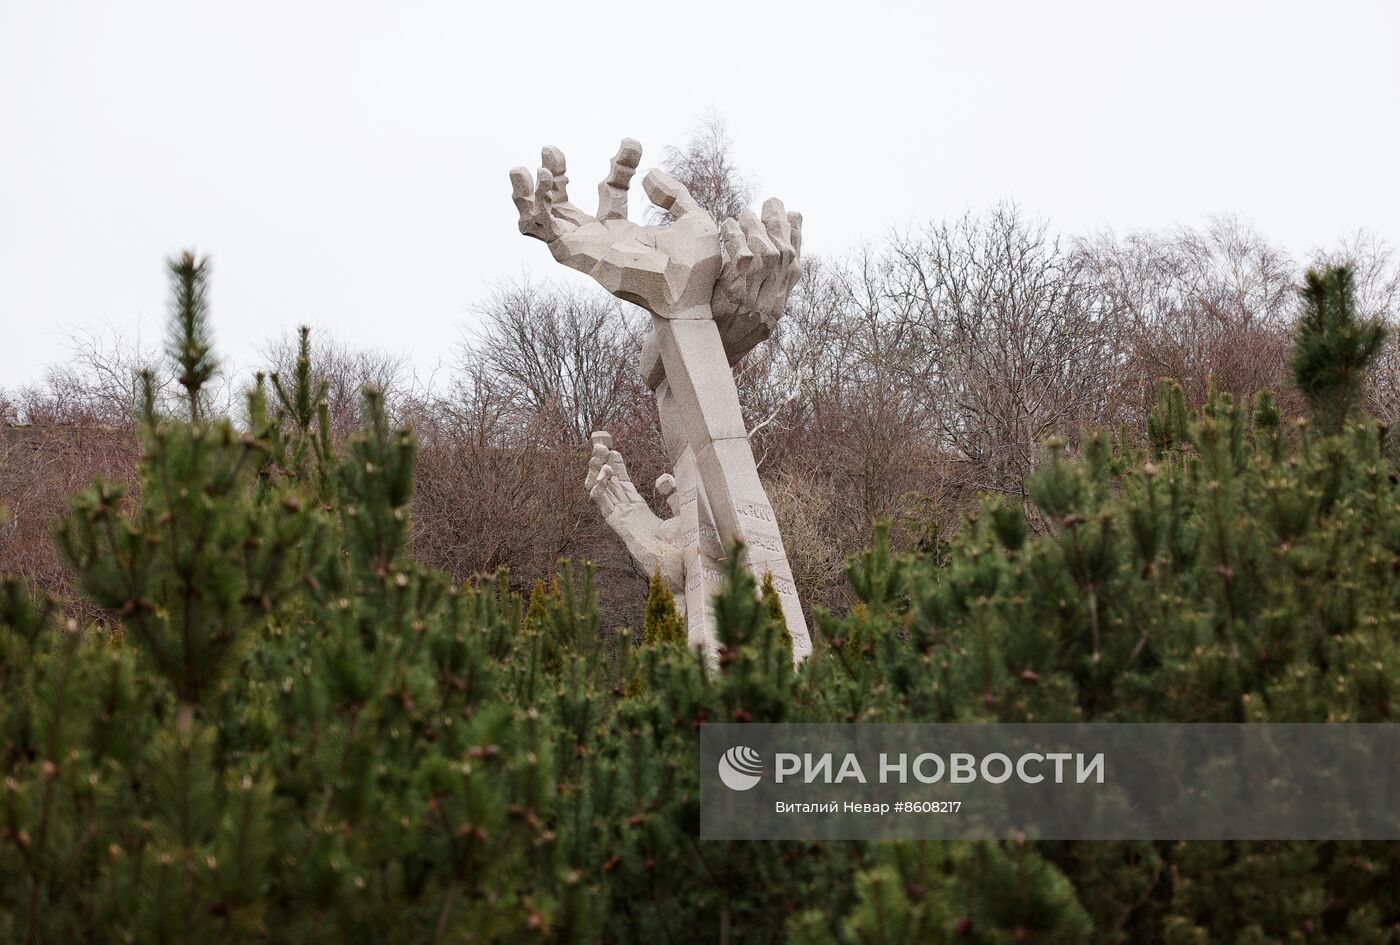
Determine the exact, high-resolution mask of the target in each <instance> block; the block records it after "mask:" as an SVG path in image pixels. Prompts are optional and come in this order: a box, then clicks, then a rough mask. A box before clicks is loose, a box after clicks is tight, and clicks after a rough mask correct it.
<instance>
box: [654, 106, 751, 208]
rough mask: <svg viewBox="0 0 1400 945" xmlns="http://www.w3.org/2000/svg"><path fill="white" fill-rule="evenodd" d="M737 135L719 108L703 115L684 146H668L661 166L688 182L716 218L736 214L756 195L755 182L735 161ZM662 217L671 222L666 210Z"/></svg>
mask: <svg viewBox="0 0 1400 945" xmlns="http://www.w3.org/2000/svg"><path fill="white" fill-rule="evenodd" d="M733 151H734V139H733V138H732V137H731V136H730V134H729V128H728V126H727V124H726V123H725V120H724V118H723V117H722V116H721V115H720V114H719V113H718V112H713V111H712V112H709V113H707V114H705V115H703V116H701V118H700V120H699V121H698V122H697V123H696V125H695V127H693V128H692V129H691V131H690V137H689V139H688V140H687V141H686V143H685V146H684V147H679V148H678V147H675V146H674V145H672V146H670V147H668V148H667V149H666V152H665V155H664V156H663V157H662V159H661V166H662V167H663V168H664V169H665V170H666V173H668V174H670V175H671V176H672V177H674V178H675V179H676V180H678V181H680V182H681V183H682V184H684V185H685V188H686V189H687V190H689V191H690V193H691V196H693V197H694V198H695V200H696V202H697V203H699V204H700V206H702V207H704V208H705V209H706V210H707V211H709V214H710V216H712V217H714V218H715V219H716V220H725V219H728V218H729V217H737V216H738V215H739V213H740V212H741V211H743V210H744V209H746V208H747V207H748V205H749V204H750V203H752V202H753V198H754V189H755V188H754V183H753V181H752V180H751V179H749V178H748V177H746V176H745V175H744V174H742V173H741V172H740V171H739V169H738V167H737V166H736V165H735V163H734V157H733ZM657 213H658V217H659V219H661V220H662V221H663V222H669V219H670V218H669V216H668V215H667V214H666V213H665V211H657Z"/></svg>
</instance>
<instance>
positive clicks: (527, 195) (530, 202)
mask: <svg viewBox="0 0 1400 945" xmlns="http://www.w3.org/2000/svg"><path fill="white" fill-rule="evenodd" d="M510 197H511V199H512V200H514V201H515V209H516V210H517V211H519V213H520V222H521V223H524V222H526V221H527V220H529V219H531V218H533V217H534V215H535V179H534V177H532V176H531V175H530V172H529V170H527V169H526V168H523V167H512V168H511V169H510Z"/></svg>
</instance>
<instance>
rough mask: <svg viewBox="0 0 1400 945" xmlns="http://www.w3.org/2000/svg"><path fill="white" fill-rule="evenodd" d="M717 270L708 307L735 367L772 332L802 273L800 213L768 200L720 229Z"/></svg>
mask: <svg viewBox="0 0 1400 945" xmlns="http://www.w3.org/2000/svg"><path fill="white" fill-rule="evenodd" d="M719 238H720V259H721V269H720V276H719V279H718V281H716V283H715V291H714V296H713V298H712V299H711V307H712V308H713V310H714V314H715V321H716V322H717V323H718V324H719V332H720V337H721V338H722V339H723V341H724V353H725V355H726V356H727V357H728V358H729V363H730V364H734V363H736V362H737V361H738V360H739V359H740V358H742V357H743V356H744V355H746V354H748V353H749V351H751V350H752V349H753V347H754V346H755V345H757V344H758V343H759V342H760V341H763V340H764V339H766V338H767V337H768V336H770V335H771V334H772V333H773V329H774V328H776V327H777V324H778V319H779V318H781V317H782V315H783V310H784V308H785V307H786V306H787V299H788V294H789V293H790V292H791V291H792V287H793V286H794V285H796V284H797V280H798V278H799V276H800V275H801V267H800V265H799V262H800V260H801V255H802V214H800V213H788V212H787V211H786V210H785V209H784V207H783V202H782V201H781V200H779V199H778V198H776V197H770V198H768V199H767V200H765V201H764V202H763V210H762V215H761V216H757V215H755V214H754V212H753V211H752V210H745V211H744V212H743V213H741V214H739V216H738V217H737V218H734V217H730V218H729V219H727V220H725V221H724V223H723V224H721V225H720V230H719Z"/></svg>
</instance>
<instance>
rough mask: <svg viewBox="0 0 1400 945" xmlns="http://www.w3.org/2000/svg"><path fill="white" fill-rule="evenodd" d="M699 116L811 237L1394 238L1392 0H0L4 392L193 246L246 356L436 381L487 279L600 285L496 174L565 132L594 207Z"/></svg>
mask: <svg viewBox="0 0 1400 945" xmlns="http://www.w3.org/2000/svg"><path fill="white" fill-rule="evenodd" d="M663 10H664V12H663ZM709 108H714V109H717V110H718V111H719V112H720V113H721V114H723V115H724V116H725V117H726V118H727V119H728V121H729V124H730V130H731V132H732V133H733V134H734V136H735V137H736V139H737V157H738V159H739V162H740V164H741V166H742V167H743V168H744V169H745V170H747V171H749V172H750V173H752V174H753V175H754V176H755V177H757V178H758V180H759V182H760V184H761V188H760V190H761V196H767V195H769V194H776V195H777V196H780V197H782V198H783V199H784V200H785V201H786V203H787V205H788V207H789V208H790V209H798V210H801V211H802V212H803V213H804V215H805V217H806V227H805V229H804V235H805V237H806V245H807V247H808V249H809V250H811V251H813V252H819V253H839V252H841V251H843V250H845V249H847V248H849V247H851V246H853V245H855V244H857V243H859V242H861V241H863V240H871V239H878V238H879V237H881V236H882V235H883V234H884V233H885V232H886V231H887V230H888V228H889V227H890V226H891V225H892V224H902V223H907V222H912V221H918V220H922V219H927V218H931V217H938V216H943V215H947V214H952V213H957V212H960V211H961V210H962V209H964V208H965V207H969V206H971V207H981V206H985V205H987V204H989V203H992V202H995V201H996V200H998V199H1001V198H1008V197H1009V198H1014V199H1015V200H1017V201H1019V202H1020V203H1021V204H1022V205H1023V206H1024V207H1025V208H1026V209H1027V210H1029V211H1031V212H1034V213H1037V214H1041V215H1044V216H1045V217H1047V218H1048V219H1049V220H1050V221H1051V224H1052V225H1053V226H1055V227H1056V228H1059V229H1063V230H1069V231H1083V230H1085V229H1088V228H1095V227H1100V226H1112V227H1113V228H1115V229H1117V230H1120V231H1121V230H1126V229H1131V228H1136V227H1163V226H1170V225H1172V224H1174V223H1199V222H1201V221H1202V220H1203V218H1204V217H1205V216H1206V215H1208V214H1212V213H1217V212H1236V213H1239V214H1241V215H1242V216H1244V217H1245V218H1246V219H1249V220H1251V221H1252V222H1253V223H1254V224H1256V225H1257V226H1258V227H1259V228H1260V230H1261V231H1262V232H1264V233H1265V234H1266V235H1267V236H1269V237H1270V238H1272V239H1274V240H1276V241H1278V242H1280V243H1282V244H1283V245H1284V246H1286V247H1288V248H1289V249H1291V250H1293V251H1294V252H1295V253H1298V254H1302V253H1305V252H1307V251H1308V250H1309V249H1310V248H1312V247H1313V246H1314V245H1317V244H1320V243H1326V242H1330V241H1332V240H1333V239H1335V238H1337V237H1339V236H1341V235H1343V234H1345V233H1348V232H1350V231H1354V230H1356V229H1357V228H1359V227H1367V228H1369V229H1371V230H1372V231H1373V232H1375V233H1377V234H1378V235H1380V236H1382V237H1383V238H1385V239H1386V240H1388V241H1389V242H1391V243H1392V244H1397V243H1400V3H1398V2H1396V0H1376V2H1361V0H1356V2H1335V0H1334V2H1326V3H1321V2H1319V3H1296V2H1278V0H1274V2H1260V3H1242V2H1241V3H1231V2H1222V0H1215V2H1210V3H1200V2H1181V0H1170V2H1153V3H1150V4H1149V3H1146V2H1123V0H1112V2H1102V3H1090V2H1059V0H1036V2H1026V3H1008V2H973V0H957V2H918V3H907V4H900V3H892V2H879V0H863V2H859V3H840V4H836V3H829V2H817V0H809V2H806V3H793V4H779V3H768V2H758V0H747V2H741V3H729V2H714V0H706V2H688V3H669V4H666V5H665V6H664V7H663V6H662V5H661V4H645V3H644V4H636V5H624V4H621V3H613V4H607V5H604V4H596V3H585V2H572V3H569V2H528V3H520V2H516V3H504V2H497V3H491V4H489V5H488V4H484V3H472V2H469V0H457V2H452V3H447V2H444V3H426V2H403V0H400V2H394V3H388V2H384V3H378V4H369V3H355V2H346V0H336V2H333V3H331V2H325V3H320V2H317V3H313V2H292V0H278V2H262V0H258V2H249V0H240V2H226V3H203V2H190V0H185V2H173V0H139V2H132V3H115V2H110V0H92V2H79V0H0V324H3V329H2V330H0V386H15V385H18V384H21V383H24V382H27V381H30V380H34V379H36V378H37V377H38V376H39V375H40V374H41V372H42V369H43V367H44V366H45V365H46V364H48V363H51V362H54V361H57V360H61V359H62V358H63V357H64V355H65V347H64V337H65V334H66V331H67V330H69V329H72V328H75V327H77V328H82V327H84V326H97V325H101V324H104V323H105V324H109V325H111V326H113V327H116V328H118V329H120V330H123V331H124V332H125V333H126V334H127V335H128V336H135V335H137V334H138V333H139V334H140V335H141V336H142V337H143V339H144V340H147V341H151V340H154V339H156V338H157V337H158V335H159V330H160V326H161V323H162V321H163V313H164V300H165V282H164V272H163V268H162V259H163V258H164V257H165V256H166V255H167V254H169V253H171V252H173V251H175V250H177V249H180V248H182V247H185V246H195V247H197V248H198V249H199V250H201V251H208V252H210V253H212V254H213V256H214V261H215V276H214V283H213V292H214V295H213V302H214V316H215V328H216V334H217V338H218V341H219V346H220V349H221V351H223V352H224V353H225V354H226V355H228V356H230V357H231V358H232V359H234V360H235V361H236V362H237V363H238V364H240V365H244V366H246V365H249V364H252V363H254V362H255V361H256V354H255V352H256V349H257V347H258V346H259V345H261V344H263V343H265V342H266V341H267V339H269V338H270V337H273V336H276V335H279V334H281V333H282V332H284V331H286V330H288V329H290V328H292V327H293V326H295V325H297V324H299V323H301V322H310V323H311V324H313V325H321V326H327V327H330V328H332V329H333V330H334V331H335V332H336V334H337V335H338V336H339V337H340V338H341V339H342V340H344V341H346V342H349V343H351V344H354V345H358V346H366V347H380V348H384V349H388V350H391V351H395V352H400V353H403V354H405V355H407V356H408V357H410V358H411V359H412V360H413V362H414V364H415V365H416V366H417V367H418V369H419V370H420V371H426V370H429V369H431V367H432V365H433V364H434V363H436V362H438V361H439V360H440V359H443V358H450V354H451V346H452V345H453V344H454V343H455V342H456V341H457V340H458V339H459V338H460V337H461V335H462V331H463V328H464V326H466V325H467V324H468V323H469V321H470V315H469V310H470V306H471V305H472V304H473V302H475V301H476V300H479V299H481V298H482V297H483V296H484V295H485V294H486V293H487V292H488V291H489V287H490V285H491V284H492V283H493V282H494V281H497V280H501V279H508V278H512V277H515V276H519V275H521V274H522V273H523V272H525V271H527V270H528V271H531V272H533V273H537V274H539V275H540V276H549V277H556V278H574V279H582V277H581V276H577V275H576V274H573V273H567V272H566V271H565V270H563V269H562V267H559V266H557V265H554V264H553V262H552V261H551V260H550V259H549V255H548V251H547V250H546V249H545V247H544V246H543V244H541V243H538V242H536V241H534V240H527V239H526V238H524V237H522V236H519V235H518V234H517V232H516V229H515V211H514V208H513V207H512V205H511V202H510V198H509V183H508V180H507V177H506V172H507V171H508V169H509V168H510V167H511V166H512V165H515V164H526V165H528V166H530V167H531V168H533V167H534V166H536V165H537V164H538V160H539V147H540V145H541V144H546V143H548V144H557V145H559V146H560V147H562V148H563V149H564V151H565V153H566V154H567V155H568V157H569V170H570V177H571V179H572V180H573V182H574V187H575V190H574V195H575V198H576V199H577V200H578V202H579V203H581V204H582V205H584V207H585V208H586V209H590V210H591V209H592V206H593V194H594V192H595V184H596V182H597V179H598V178H599V177H600V176H601V175H602V174H603V172H604V171H605V170H606V167H607V161H608V158H609V157H610V156H611V155H612V154H613V152H614V151H615V150H616V148H617V143H618V140H619V139H620V138H622V137H623V136H625V135H631V136H633V137H637V138H639V139H640V140H641V141H642V143H643V145H644V146H645V148H646V151H644V153H643V156H642V161H643V166H644V167H646V166H649V165H650V164H651V163H653V162H654V161H655V160H656V159H657V158H658V156H659V154H660V149H661V147H662V146H663V145H664V144H667V143H678V142H680V141H682V140H683V139H684V137H685V133H686V131H687V129H688V128H689V127H690V126H691V125H692V124H693V123H694V120H695V117H696V115H697V114H698V113H701V112H704V111H705V110H707V109H709ZM640 189H641V188H640V187H637V188H635V190H636V191H637V193H636V194H635V198H636V199H634V207H635V206H637V205H638V200H639V199H644V198H641V195H640Z"/></svg>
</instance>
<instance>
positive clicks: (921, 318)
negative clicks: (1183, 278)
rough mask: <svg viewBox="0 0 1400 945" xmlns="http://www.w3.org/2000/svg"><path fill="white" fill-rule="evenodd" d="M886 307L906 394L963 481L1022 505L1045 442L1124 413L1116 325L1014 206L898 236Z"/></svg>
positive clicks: (1076, 268) (1073, 266)
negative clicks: (926, 413)
mask: <svg viewBox="0 0 1400 945" xmlns="http://www.w3.org/2000/svg"><path fill="white" fill-rule="evenodd" d="M886 268H887V276H886V278H887V280H888V281H887V285H888V288H887V290H886V292H887V296H888V302H887V304H888V305H889V306H890V307H891V309H892V312H891V317H892V318H893V319H894V320H895V321H896V322H897V323H899V324H901V325H903V326H907V330H908V331H910V332H911V337H910V339H909V341H908V342H906V347H907V349H908V350H909V351H910V352H911V353H912V355H913V357H912V358H911V359H909V360H908V363H907V367H908V375H907V383H908V384H909V385H910V386H911V387H914V388H915V389H919V390H922V391H923V392H924V394H925V395H926V396H927V397H928V399H929V402H928V409H929V410H930V412H931V414H932V419H933V422H934V423H935V424H936V425H937V428H938V431H939V437H940V439H941V441H942V443H943V444H944V445H945V446H946V447H947V448H949V449H951V450H953V451H954V452H955V455H956V457H957V458H958V459H959V460H960V461H961V464H962V466H963V468H964V469H965V472H966V482H967V484H968V485H970V486H974V487H976V488H979V489H991V490H998V491H1009V492H1014V493H1017V494H1020V493H1021V491H1022V485H1021V483H1022V480H1023V479H1024V477H1025V474H1026V473H1027V472H1028V471H1029V470H1030V469H1031V467H1032V466H1033V465H1034V463H1035V460H1036V457H1037V454H1038V453H1039V451H1040V449H1041V444H1042V441H1043V440H1044V439H1045V437H1047V436H1048V435H1050V434H1051V433H1067V434H1069V435H1071V436H1072V437H1073V436H1077V434H1078V431H1079V429H1080V427H1082V426H1085V425H1092V424H1098V423H1103V422H1105V421H1107V420H1108V419H1110V418H1112V417H1113V416H1114V415H1115V413H1116V411H1117V401H1118V398H1119V390H1120V385H1121V383H1122V377H1121V363H1120V360H1119V358H1118V352H1117V339H1116V337H1115V325H1114V323H1113V321H1112V319H1111V318H1110V317H1109V313H1108V312H1106V311H1105V309H1104V307H1103V306H1102V305H1101V304H1100V299H1099V297H1098V296H1096V294H1095V293H1093V292H1092V291H1090V286H1089V283H1088V279H1087V278H1086V275H1085V272H1084V269H1083V267H1082V265H1081V264H1080V262H1079V260H1078V258H1077V257H1076V256H1075V255H1074V254H1073V253H1070V252H1068V251H1066V250H1065V249H1064V248H1063V247H1062V246H1061V244H1060V241H1059V240H1058V239H1057V238H1054V237H1052V236H1050V235H1049V234H1048V232H1047V228H1046V226H1045V224H1044V223H1040V222H1034V221H1028V220H1026V219H1025V218H1024V217H1023V216H1022V214H1021V213H1020V211H1019V210H1018V209H1017V208H1016V207H1015V206H1014V205H1011V204H1003V205H1001V206H998V207H996V208H994V209H993V210H991V211H990V212H989V213H987V214H986V215H985V216H981V217H978V216H973V215H971V214H969V215H966V216H964V217H962V218H961V219H959V220H957V221H955V222H952V223H940V224H931V225H929V226H926V227H924V228H922V229H920V230H917V231H914V232H911V233H905V234H899V235H896V236H895V237H894V238H893V240H892V241H891V244H890V247H889V260H888V263H887V266H886Z"/></svg>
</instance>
